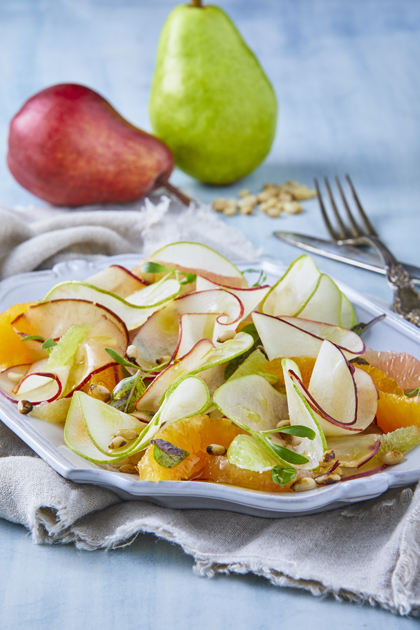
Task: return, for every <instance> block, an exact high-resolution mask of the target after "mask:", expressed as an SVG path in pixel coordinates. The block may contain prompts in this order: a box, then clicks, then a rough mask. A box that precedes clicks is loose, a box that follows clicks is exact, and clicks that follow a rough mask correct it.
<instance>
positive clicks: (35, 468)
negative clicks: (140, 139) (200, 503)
mask: <svg viewBox="0 0 420 630" xmlns="http://www.w3.org/2000/svg"><path fill="white" fill-rule="evenodd" d="M44 214H45V215H47V216H46V217H45V218H43V219H42V221H35V222H31V218H32V216H33V215H32V214H31V211H28V210H21V211H20V212H16V213H15V214H13V213H10V212H8V211H6V210H3V211H2V210H0V270H1V274H2V276H3V277H7V276H10V275H12V274H14V273H18V272H24V271H29V270H32V269H35V268H38V267H40V266H42V267H47V266H48V265H50V264H52V263H53V262H56V261H58V260H63V259H64V260H65V259H70V258H72V257H73V258H74V257H75V256H76V257H77V256H78V257H80V255H81V254H83V255H84V257H86V256H92V255H94V256H95V255H96V256H97V255H100V254H104V253H106V254H120V253H127V252H133V251H136V252H139V253H146V254H147V253H149V252H151V251H153V250H154V249H156V247H157V246H159V245H161V244H164V243H165V242H170V241H173V240H180V239H185V240H198V241H201V242H205V243H207V244H209V245H212V246H213V247H215V248H216V249H218V250H219V251H221V252H222V253H224V254H226V255H227V256H229V257H230V258H236V259H240V258H248V259H249V258H253V257H255V256H256V255H257V254H258V252H256V251H255V250H254V249H253V247H252V245H251V244H250V243H249V242H247V241H246V240H245V238H244V237H243V236H242V235H241V234H240V233H238V232H237V231H236V230H233V229H232V228H227V227H226V225H225V224H224V223H222V222H221V221H219V220H218V219H217V217H216V216H215V215H214V214H212V213H210V211H209V210H208V209H206V208H203V207H202V208H200V209H199V210H194V211H192V210H182V209H180V208H173V207H169V200H168V201H166V200H162V201H161V202H160V203H159V204H158V205H157V207H153V205H152V204H151V203H148V204H146V206H145V208H144V209H143V210H141V211H139V210H138V209H136V208H135V207H133V208H131V209H130V210H125V211H124V212H121V211H120V212H113V211H110V210H98V211H88V212H86V211H79V212H71V213H67V212H65V211H61V212H58V211H55V210H54V211H50V210H49V209H45V210H44ZM48 215H51V216H48ZM37 216H39V211H38V212H37ZM197 218H198V220H197ZM0 517H2V518H5V519H8V520H10V521H14V522H16V523H21V524H22V525H24V526H25V527H27V528H28V529H29V530H30V531H31V532H32V536H33V539H34V541H35V542H37V543H69V542H73V543H75V544H76V546H77V547H79V548H83V549H90V550H94V549H98V548H115V547H118V546H119V545H123V544H127V543H129V542H132V541H133V540H134V538H135V537H136V536H137V535H138V534H139V533H141V532H153V533H154V534H156V535H157V536H159V537H162V538H165V539H166V540H170V541H172V542H176V543H177V544H179V545H181V546H182V548H183V549H184V551H185V552H186V553H188V554H190V555H192V556H193V558H194V561H195V566H194V570H195V571H196V572H197V573H198V574H199V575H205V576H212V575H214V574H215V573H247V572H253V573H255V574H256V575H260V576H263V577H266V578H267V579H269V580H270V581H271V582H272V583H273V584H276V585H279V586H297V587H301V588H304V589H306V590H309V591H310V592H312V593H313V594H314V595H323V594H327V593H332V594H333V595H334V596H335V597H337V598H345V599H350V600H354V601H358V602H369V603H371V604H372V605H374V604H376V605H379V606H381V607H383V608H385V609H387V610H391V611H394V612H397V613H399V614H401V615H407V614H415V615H419V614H420V486H418V487H417V489H415V488H414V487H410V488H405V489H394V490H390V491H388V492H386V493H385V494H384V495H382V496H381V497H379V498H378V499H376V500H371V501H366V502H362V503H357V504H354V505H351V506H349V507H346V508H340V509H336V510H333V511H331V512H325V513H321V514H317V515H313V516H302V517H295V518H285V519H264V518H258V517H252V516H245V515H241V514H234V513H231V512H222V511H216V510H169V509H165V508H160V507H157V506H155V505H152V504H150V503H143V502H141V501H121V499H119V497H117V496H116V495H115V494H114V493H113V492H111V491H109V490H105V489H103V488H99V487H96V486H90V485H80V486H79V485H76V484H74V483H72V482H69V481H66V480H65V479H63V478H62V477H60V476H59V475H58V474H57V473H55V472H54V470H52V469H51V468H50V467H49V466H48V464H46V463H45V462H44V461H42V460H41V459H40V458H39V457H37V456H36V455H35V453H34V452H33V451H32V450H31V449H30V448H29V447H28V446H27V445H26V444H24V443H23V442H22V441H21V440H20V439H19V438H18V437H17V436H15V435H14V434H13V433H12V432H11V431H10V430H9V429H8V428H7V427H6V426H5V425H4V424H2V423H1V422H0Z"/></svg>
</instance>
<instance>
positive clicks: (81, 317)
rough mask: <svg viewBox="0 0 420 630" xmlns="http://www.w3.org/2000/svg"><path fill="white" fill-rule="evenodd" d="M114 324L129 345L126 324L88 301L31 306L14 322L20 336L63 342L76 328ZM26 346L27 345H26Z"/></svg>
mask: <svg viewBox="0 0 420 630" xmlns="http://www.w3.org/2000/svg"><path fill="white" fill-rule="evenodd" d="M105 319H107V320H109V321H111V322H112V323H113V324H114V325H115V326H116V327H117V328H118V329H119V331H120V333H121V335H122V336H123V337H124V339H125V343H126V344H128V332H127V328H126V326H125V324H124V322H123V321H122V320H121V319H120V318H119V317H118V316H117V315H115V314H114V313H113V312H112V311H110V310H109V309H108V308H106V307H105V306H101V305H100V304H93V303H92V302H88V301H86V300H72V299H71V300H52V301H50V302H39V303H38V304H35V305H34V306H31V308H30V309H28V311H27V312H26V313H22V315H19V316H18V317H17V318H16V319H15V320H14V321H13V322H12V325H13V328H14V330H15V331H16V332H17V333H24V334H26V335H40V336H41V337H43V338H44V339H49V338H50V337H51V338H52V339H55V340H57V339H60V337H62V336H63V335H64V334H65V333H66V332H67V331H68V330H69V328H71V326H73V325H75V324H80V323H83V324H90V325H91V326H93V325H94V324H96V323H97V322H99V321H103V320H105ZM24 343H26V342H24Z"/></svg>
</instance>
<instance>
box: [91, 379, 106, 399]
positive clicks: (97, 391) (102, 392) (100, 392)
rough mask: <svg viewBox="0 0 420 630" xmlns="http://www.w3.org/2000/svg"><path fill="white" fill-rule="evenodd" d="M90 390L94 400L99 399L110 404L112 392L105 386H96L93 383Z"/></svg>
mask: <svg viewBox="0 0 420 630" xmlns="http://www.w3.org/2000/svg"><path fill="white" fill-rule="evenodd" d="M89 390H90V393H91V395H92V396H93V398H97V399H98V400H101V401H102V402H108V401H109V399H110V398H111V392H110V391H109V389H107V388H106V387H104V386H103V385H95V384H94V383H92V385H91V386H90V387H89Z"/></svg>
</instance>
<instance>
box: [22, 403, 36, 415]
mask: <svg viewBox="0 0 420 630" xmlns="http://www.w3.org/2000/svg"><path fill="white" fill-rule="evenodd" d="M33 408H34V407H33V404H32V403H31V402H29V400H19V402H18V411H19V413H23V414H25V415H26V414H27V413H30V412H31V411H32V409H33Z"/></svg>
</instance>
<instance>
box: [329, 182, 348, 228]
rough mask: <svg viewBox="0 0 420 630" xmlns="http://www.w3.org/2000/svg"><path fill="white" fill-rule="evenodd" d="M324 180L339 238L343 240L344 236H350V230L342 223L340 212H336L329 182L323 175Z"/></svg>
mask: <svg viewBox="0 0 420 630" xmlns="http://www.w3.org/2000/svg"><path fill="white" fill-rule="evenodd" d="M324 182H325V186H326V188H327V193H328V197H329V198H330V202H331V206H332V209H333V212H334V215H335V218H336V220H337V224H338V233H339V235H340V238H341V239H343V240H344V239H346V238H349V236H351V235H350V232H349V230H348V229H347V228H346V226H345V225H344V223H343V220H342V218H341V216H340V213H339V212H338V208H337V206H336V204H335V201H334V197H333V194H332V192H331V188H330V184H329V182H328V179H327V178H326V177H324Z"/></svg>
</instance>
